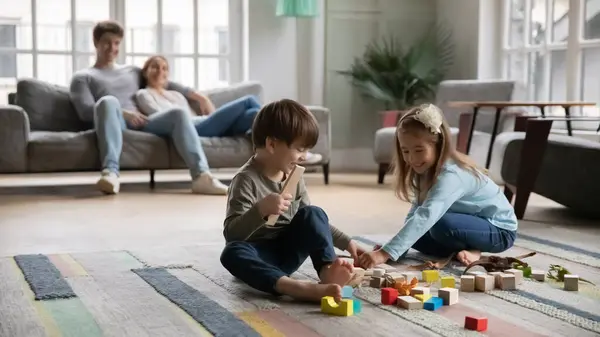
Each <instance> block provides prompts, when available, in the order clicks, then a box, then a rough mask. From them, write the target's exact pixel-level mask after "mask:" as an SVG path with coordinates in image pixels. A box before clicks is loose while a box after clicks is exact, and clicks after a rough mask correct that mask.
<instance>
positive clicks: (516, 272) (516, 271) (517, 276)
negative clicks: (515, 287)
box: [504, 269, 523, 284]
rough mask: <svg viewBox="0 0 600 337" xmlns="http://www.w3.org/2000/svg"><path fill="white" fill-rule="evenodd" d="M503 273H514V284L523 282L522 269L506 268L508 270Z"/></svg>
mask: <svg viewBox="0 0 600 337" xmlns="http://www.w3.org/2000/svg"><path fill="white" fill-rule="evenodd" d="M504 273H506V274H513V275H515V284H521V283H523V271H522V270H519V269H508V270H506V271H504Z"/></svg>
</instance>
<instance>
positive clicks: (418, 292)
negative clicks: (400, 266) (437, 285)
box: [410, 287, 429, 296]
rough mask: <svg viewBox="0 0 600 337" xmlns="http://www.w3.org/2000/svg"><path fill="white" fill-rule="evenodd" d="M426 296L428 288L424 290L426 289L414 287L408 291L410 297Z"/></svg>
mask: <svg viewBox="0 0 600 337" xmlns="http://www.w3.org/2000/svg"><path fill="white" fill-rule="evenodd" d="M428 294H429V288H426V287H414V288H412V289H411V290H410V296H415V295H428Z"/></svg>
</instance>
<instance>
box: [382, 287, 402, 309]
mask: <svg viewBox="0 0 600 337" xmlns="http://www.w3.org/2000/svg"><path fill="white" fill-rule="evenodd" d="M396 300H398V290H397V289H394V288H382V289H381V304H387V305H393V304H396Z"/></svg>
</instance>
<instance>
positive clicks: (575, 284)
mask: <svg viewBox="0 0 600 337" xmlns="http://www.w3.org/2000/svg"><path fill="white" fill-rule="evenodd" d="M564 289H565V290H567V291H579V276H578V275H571V274H567V275H565V288H564Z"/></svg>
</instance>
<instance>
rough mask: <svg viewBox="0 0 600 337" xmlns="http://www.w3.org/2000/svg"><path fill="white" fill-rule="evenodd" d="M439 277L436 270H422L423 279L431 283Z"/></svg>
mask: <svg viewBox="0 0 600 337" xmlns="http://www.w3.org/2000/svg"><path fill="white" fill-rule="evenodd" d="M439 278H440V273H439V272H438V271H437V270H423V281H425V282H427V283H433V282H435V281H437V280H438V279H439Z"/></svg>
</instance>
